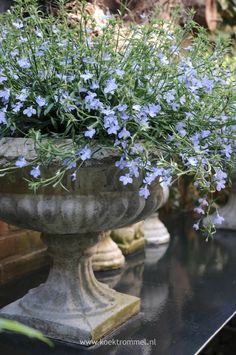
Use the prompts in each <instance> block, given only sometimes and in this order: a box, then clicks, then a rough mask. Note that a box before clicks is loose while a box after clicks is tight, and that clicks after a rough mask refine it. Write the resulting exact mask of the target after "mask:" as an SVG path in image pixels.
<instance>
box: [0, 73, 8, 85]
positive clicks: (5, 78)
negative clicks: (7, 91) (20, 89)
mask: <svg viewBox="0 0 236 355" xmlns="http://www.w3.org/2000/svg"><path fill="white" fill-rule="evenodd" d="M4 81H7V77H6V76H4V75H2V74H1V76H0V84H2V83H3V82H4Z"/></svg>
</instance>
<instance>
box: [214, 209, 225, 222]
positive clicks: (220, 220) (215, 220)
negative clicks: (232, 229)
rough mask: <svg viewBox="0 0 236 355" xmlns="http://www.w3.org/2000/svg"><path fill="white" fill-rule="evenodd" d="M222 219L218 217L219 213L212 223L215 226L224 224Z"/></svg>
mask: <svg viewBox="0 0 236 355" xmlns="http://www.w3.org/2000/svg"><path fill="white" fill-rule="evenodd" d="M224 220H225V219H224V217H222V216H220V215H219V213H218V212H217V213H216V216H215V217H214V219H213V223H215V224H222V222H224Z"/></svg>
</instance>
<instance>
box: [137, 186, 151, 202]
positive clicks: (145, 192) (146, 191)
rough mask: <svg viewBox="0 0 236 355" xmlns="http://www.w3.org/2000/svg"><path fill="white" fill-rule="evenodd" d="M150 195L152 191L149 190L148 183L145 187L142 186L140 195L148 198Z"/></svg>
mask: <svg viewBox="0 0 236 355" xmlns="http://www.w3.org/2000/svg"><path fill="white" fill-rule="evenodd" d="M149 195H150V191H149V189H148V186H147V185H145V186H144V187H141V189H139V196H141V197H144V198H145V199H147V198H148V196H149Z"/></svg>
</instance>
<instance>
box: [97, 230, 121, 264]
mask: <svg viewBox="0 0 236 355" xmlns="http://www.w3.org/2000/svg"><path fill="white" fill-rule="evenodd" d="M92 253H93V256H92V258H93V270H94V271H101V270H114V269H119V268H121V267H123V266H124V264H125V258H124V256H123V254H122V252H121V250H120V248H119V247H118V246H117V244H116V243H115V242H114V241H113V240H112V239H111V236H110V232H107V233H103V234H101V236H100V240H99V242H98V243H97V244H96V245H95V246H94V247H93V251H92Z"/></svg>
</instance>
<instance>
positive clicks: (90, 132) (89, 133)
mask: <svg viewBox="0 0 236 355" xmlns="http://www.w3.org/2000/svg"><path fill="white" fill-rule="evenodd" d="M95 133H96V129H94V128H91V129H89V130H87V131H85V132H84V136H85V137H87V138H93V136H94V135H95Z"/></svg>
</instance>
